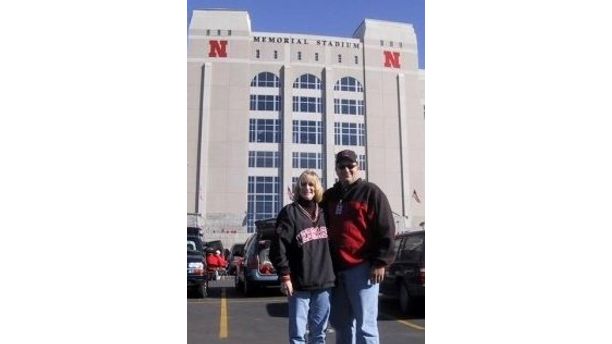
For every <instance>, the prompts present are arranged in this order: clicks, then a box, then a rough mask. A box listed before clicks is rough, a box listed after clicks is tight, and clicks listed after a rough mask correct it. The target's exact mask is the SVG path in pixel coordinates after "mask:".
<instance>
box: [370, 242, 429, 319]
mask: <svg viewBox="0 0 612 344" xmlns="http://www.w3.org/2000/svg"><path fill="white" fill-rule="evenodd" d="M395 249H396V255H395V261H394V262H393V263H392V264H391V265H389V267H388V268H387V269H386V271H385V279H384V280H383V282H382V283H381V285H380V292H381V293H382V294H384V295H388V296H391V297H396V298H398V299H399V306H400V309H401V311H402V313H408V312H409V311H412V310H416V309H417V307H419V308H420V309H422V307H424V305H425V231H424V230H418V231H414V232H405V233H401V234H398V235H397V236H396V237H395Z"/></svg>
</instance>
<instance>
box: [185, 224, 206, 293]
mask: <svg viewBox="0 0 612 344" xmlns="http://www.w3.org/2000/svg"><path fill="white" fill-rule="evenodd" d="M189 292H192V293H195V294H196V295H198V297H206V295H207V294H208V281H207V279H206V260H205V259H204V245H203V242H202V239H201V236H200V235H195V234H190V231H189V229H187V293H188V294H189Z"/></svg>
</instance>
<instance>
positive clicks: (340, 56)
mask: <svg viewBox="0 0 612 344" xmlns="http://www.w3.org/2000/svg"><path fill="white" fill-rule="evenodd" d="M338 63H342V55H340V54H339V55H338Z"/></svg>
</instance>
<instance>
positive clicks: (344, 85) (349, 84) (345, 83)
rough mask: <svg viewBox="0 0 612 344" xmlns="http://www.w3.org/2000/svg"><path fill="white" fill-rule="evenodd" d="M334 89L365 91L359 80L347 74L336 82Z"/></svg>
mask: <svg viewBox="0 0 612 344" xmlns="http://www.w3.org/2000/svg"><path fill="white" fill-rule="evenodd" d="M334 91H351V92H363V86H361V83H360V82H359V80H357V79H355V78H353V77H350V76H346V77H344V78H342V79H340V80H339V81H338V82H337V83H336V85H335V86H334Z"/></svg>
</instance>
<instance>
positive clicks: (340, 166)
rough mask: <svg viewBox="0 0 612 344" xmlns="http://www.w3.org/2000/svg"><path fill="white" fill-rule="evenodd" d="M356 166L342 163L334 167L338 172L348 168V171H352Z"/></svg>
mask: <svg viewBox="0 0 612 344" xmlns="http://www.w3.org/2000/svg"><path fill="white" fill-rule="evenodd" d="M356 166H357V164H355V163H344V164H343V163H340V164H337V165H336V167H337V168H338V169H339V170H344V169H345V168H348V169H349V170H352V169H354V168H355V167H356Z"/></svg>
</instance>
